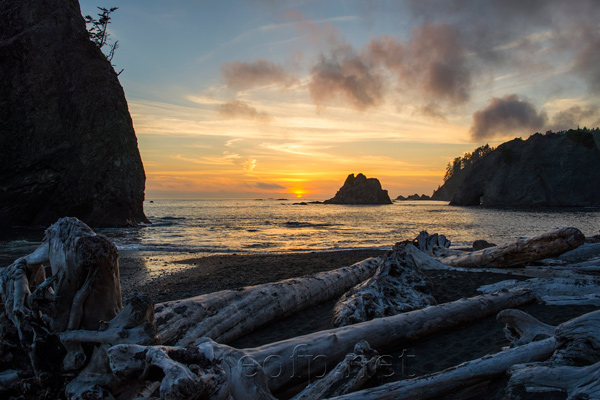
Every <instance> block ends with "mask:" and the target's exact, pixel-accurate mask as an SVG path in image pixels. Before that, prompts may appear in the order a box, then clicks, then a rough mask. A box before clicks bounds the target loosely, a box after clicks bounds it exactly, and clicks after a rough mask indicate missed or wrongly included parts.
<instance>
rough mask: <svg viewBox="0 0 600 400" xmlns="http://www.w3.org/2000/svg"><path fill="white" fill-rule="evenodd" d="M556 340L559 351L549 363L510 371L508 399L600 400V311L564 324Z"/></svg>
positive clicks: (519, 366) (557, 330)
mask: <svg viewBox="0 0 600 400" xmlns="http://www.w3.org/2000/svg"><path fill="white" fill-rule="evenodd" d="M554 337H555V339H556V341H557V349H556V351H555V352H554V354H553V355H552V357H550V359H549V360H548V361H545V362H538V363H529V364H521V365H516V366H514V367H512V368H511V369H509V370H508V373H509V374H510V375H511V377H510V380H509V382H508V385H507V393H508V398H510V399H521V398H524V397H523V394H524V393H549V392H559V393H563V394H567V395H568V397H567V398H568V399H598V398H600V311H595V312H591V313H588V314H585V315H582V316H580V317H578V318H575V319H572V320H570V321H567V322H565V323H563V324H560V325H559V326H558V327H556V329H555V334H554Z"/></svg>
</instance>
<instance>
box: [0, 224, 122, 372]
mask: <svg viewBox="0 0 600 400" xmlns="http://www.w3.org/2000/svg"><path fill="white" fill-rule="evenodd" d="M117 257H118V254H117V249H116V247H115V246H114V245H113V244H112V243H111V242H110V241H108V240H107V239H106V238H104V237H103V236H98V235H96V234H95V233H94V232H93V231H92V230H91V229H90V228H89V227H88V226H87V225H85V224H84V223H82V222H80V221H79V220H77V219H76V218H62V219H60V220H59V221H58V222H57V223H55V224H54V225H52V226H50V227H49V228H48V229H47V230H46V233H45V237H44V240H43V242H42V244H41V245H40V246H39V247H38V249H36V250H35V251H34V252H33V253H32V254H30V255H28V256H25V257H22V258H19V259H18V260H16V261H15V262H14V263H13V264H11V265H10V266H8V267H6V268H3V269H2V270H0V292H1V295H2V301H3V303H4V312H5V313H6V316H7V319H8V320H9V321H10V323H11V324H12V325H14V327H15V328H16V330H17V333H18V340H19V345H20V346H19V347H20V348H21V349H25V350H26V352H27V353H28V358H29V364H30V367H31V370H28V368H27V367H25V366H23V367H22V368H24V369H22V370H21V371H20V374H21V375H22V377H23V378H25V377H27V376H31V375H33V376H34V377H35V379H40V378H41V377H42V375H44V376H45V377H47V376H48V375H50V376H51V375H53V374H56V372H57V369H56V366H57V365H60V363H61V361H62V359H60V360H58V364H55V361H56V360H55V359H56V358H57V357H60V353H59V352H58V351H56V350H52V349H53V347H52V346H48V345H46V341H47V340H49V339H48V337H49V336H51V335H53V334H56V333H60V332H65V331H67V330H77V329H89V330H95V329H98V328H99V327H100V325H101V321H103V320H110V319H112V318H113V317H115V316H116V315H117V313H118V312H119V311H120V310H121V308H122V302H121V286H120V282H119V268H118V261H117ZM43 263H47V264H49V268H48V271H49V272H50V274H51V275H50V276H48V277H47V276H46V269H45V268H44V266H43ZM7 323H8V322H6V323H2V324H3V325H4V326H3V327H2V330H3V331H6V330H10V329H11V328H10V327H9V326H6V324H7ZM3 339H4V342H5V343H4V344H5V345H6V346H8V348H11V347H10V346H11V344H10V343H7V342H6V341H8V340H9V338H7V337H4V338H3ZM12 345H14V344H12ZM11 352H12V353H13V356H14V357H15V359H16V358H18V357H19V354H20V353H19V351H18V350H16V351H12V350H11ZM44 352H48V353H46V354H44ZM79 353H81V352H79ZM19 363H20V364H21V365H23V364H24V363H23V362H17V361H15V364H19ZM76 364H77V363H76Z"/></svg>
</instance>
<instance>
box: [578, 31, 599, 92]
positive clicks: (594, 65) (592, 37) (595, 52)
mask: <svg viewBox="0 0 600 400" xmlns="http://www.w3.org/2000/svg"><path fill="white" fill-rule="evenodd" d="M582 36H583V37H584V38H585V40H584V41H585V43H586V46H585V47H584V48H583V49H582V50H581V51H580V52H579V54H578V55H577V58H576V63H575V72H576V73H579V74H581V76H582V77H583V78H584V79H585V81H586V82H587V84H588V87H589V89H590V91H591V92H592V93H595V94H596V95H597V94H598V93H599V92H600V34H599V33H598V28H597V27H596V29H595V31H586V32H585V33H584V34H583V35H582Z"/></svg>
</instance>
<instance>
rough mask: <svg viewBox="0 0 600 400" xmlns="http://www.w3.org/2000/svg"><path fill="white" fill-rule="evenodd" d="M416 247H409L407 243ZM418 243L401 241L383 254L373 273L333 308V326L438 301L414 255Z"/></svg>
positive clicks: (408, 309)
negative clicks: (414, 244)
mask: <svg viewBox="0 0 600 400" xmlns="http://www.w3.org/2000/svg"><path fill="white" fill-rule="evenodd" d="M409 246H410V247H412V248H413V249H408V251H407V250H406V248H407V247H409ZM411 253H415V250H414V246H412V244H410V243H409V242H403V243H397V244H396V245H395V246H394V247H393V249H392V250H391V251H390V252H388V253H387V254H386V255H385V256H384V257H382V259H381V261H380V263H379V267H377V271H376V272H375V275H373V277H371V278H369V279H368V280H366V281H364V282H362V283H360V284H358V285H357V286H355V287H353V288H352V289H350V290H349V291H348V292H346V293H345V294H344V295H343V296H342V297H341V298H340V300H339V301H338V302H337V304H336V305H335V308H334V310H333V319H332V323H331V325H332V327H340V326H345V325H352V324H355V323H358V322H364V321H369V320H372V319H374V318H381V317H389V316H391V315H396V314H400V313H403V312H406V311H412V310H415V309H419V308H423V307H427V306H430V305H434V304H437V303H436V301H435V298H434V297H433V295H432V294H431V293H432V286H431V282H430V281H429V279H428V278H427V276H426V275H424V274H423V273H422V272H421V270H420V268H419V264H418V262H417V261H416V260H415V258H413V257H412V256H411Z"/></svg>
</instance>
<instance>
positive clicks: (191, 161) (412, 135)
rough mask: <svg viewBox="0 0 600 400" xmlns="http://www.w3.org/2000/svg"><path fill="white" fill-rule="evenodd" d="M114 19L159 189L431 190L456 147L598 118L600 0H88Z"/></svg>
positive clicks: (170, 194) (85, 8)
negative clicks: (374, 185) (361, 183)
mask: <svg viewBox="0 0 600 400" xmlns="http://www.w3.org/2000/svg"><path fill="white" fill-rule="evenodd" d="M80 4H81V9H82V14H83V15H84V16H85V15H94V16H95V15H96V14H97V13H98V10H97V9H96V7H107V8H110V7H118V8H119V9H118V10H116V11H115V12H114V13H113V14H112V19H111V24H110V26H109V32H110V35H111V36H110V40H111V41H112V42H114V41H117V40H118V48H117V50H116V53H115V57H114V59H113V63H114V64H115V65H116V68H115V69H116V70H117V71H119V70H121V69H123V72H122V73H121V75H120V76H119V80H120V82H121V85H122V86H123V88H124V91H125V96H126V98H127V101H128V104H129V110H130V113H131V116H132V118H133V123H134V128H135V131H136V135H137V138H138V145H139V149H140V153H141V156H142V160H143V163H144V168H145V171H146V198H147V199H154V198H268V197H274V198H300V197H301V198H307V199H327V198H330V197H333V195H334V194H335V192H336V191H337V190H338V189H339V188H340V187H341V185H342V184H343V182H344V181H345V179H346V177H347V176H348V175H349V174H351V173H354V174H358V173H363V174H365V175H366V176H367V177H369V178H371V177H374V178H378V179H379V181H380V182H381V184H382V187H383V188H384V189H386V190H388V192H389V194H390V197H392V198H395V197H396V196H398V195H404V196H406V195H409V194H413V193H419V194H422V193H424V194H427V195H431V194H432V192H433V191H434V190H435V189H436V188H437V187H438V186H439V185H441V184H442V183H443V176H444V173H445V169H446V165H447V164H448V162H449V161H451V160H453V159H454V158H455V157H457V156H461V155H463V154H464V153H465V152H471V151H473V150H474V149H475V148H477V147H478V146H481V145H483V144H486V143H488V144H490V145H491V146H497V145H498V144H500V143H502V142H504V141H507V140H510V139H513V138H515V137H522V138H524V139H525V138H527V137H529V136H530V135H531V134H533V133H535V132H546V131H547V130H554V131H556V130H562V129H569V128H575V127H577V126H578V125H579V126H581V127H583V126H587V127H592V126H594V127H595V126H599V125H600V97H599V95H600V2H598V1H597V0H589V1H587V0H572V1H566V0H565V1H555V0H414V1H408V0H406V1H403V0H397V1H396V0H391V1H369V0H360V1H359V0H356V1H354V0H327V1H310V0H280V1H276V0H246V1H241V0H223V1H201V0H195V1H192V0H174V1H169V2H166V1H156V0H127V1H117V0H112V1H104V0H80Z"/></svg>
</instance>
